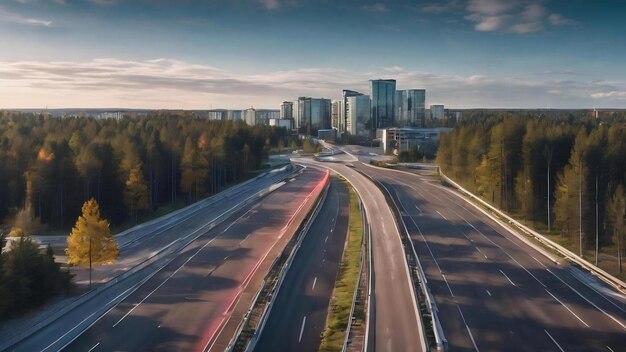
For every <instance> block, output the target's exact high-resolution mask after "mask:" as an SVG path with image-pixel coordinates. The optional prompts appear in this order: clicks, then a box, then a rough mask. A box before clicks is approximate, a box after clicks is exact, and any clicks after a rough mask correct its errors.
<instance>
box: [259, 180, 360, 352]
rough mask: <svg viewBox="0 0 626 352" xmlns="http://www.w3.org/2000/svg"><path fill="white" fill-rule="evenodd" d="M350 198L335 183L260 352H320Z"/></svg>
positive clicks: (283, 288)
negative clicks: (318, 351)
mask: <svg viewBox="0 0 626 352" xmlns="http://www.w3.org/2000/svg"><path fill="white" fill-rule="evenodd" d="M349 201H350V196H349V194H348V189H347V188H346V186H345V185H344V184H343V183H342V182H340V181H336V180H333V181H331V184H330V188H329V190H328V195H327V198H326V201H325V202H324V204H323V206H322V208H321V209H320V212H319V214H318V215H317V217H316V219H315V221H314V222H313V224H312V225H311V227H310V229H309V231H308V232H307V234H306V237H305V238H304V240H303V241H302V244H301V246H300V249H299V250H298V252H297V254H296V257H295V258H294V261H293V263H292V265H291V267H290V269H289V271H288V272H287V274H286V276H285V279H284V281H283V284H282V286H281V288H280V291H279V292H278V297H276V301H275V303H274V308H273V309H272V311H271V313H270V316H269V317H268V320H267V322H266V325H265V329H264V330H263V333H262V335H261V337H260V339H259V341H258V342H257V344H256V346H255V351H259V352H264V351H268V352H269V351H285V352H287V351H294V352H295V351H297V352H306V351H311V352H313V351H317V350H318V348H319V345H320V338H321V333H322V332H323V330H324V325H325V323H326V315H327V312H328V305H329V303H330V297H331V295H332V291H333V287H334V285H335V277H336V275H337V268H338V264H339V262H340V261H341V256H342V253H343V250H344V245H345V240H346V234H347V232H348V216H349Z"/></svg>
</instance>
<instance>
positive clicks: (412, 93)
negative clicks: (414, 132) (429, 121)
mask: <svg viewBox="0 0 626 352" xmlns="http://www.w3.org/2000/svg"><path fill="white" fill-rule="evenodd" d="M406 95H407V98H406V100H407V102H406V104H407V105H406V115H407V122H408V126H416V127H423V126H424V120H425V119H426V90H425V89H409V90H407V91H406Z"/></svg>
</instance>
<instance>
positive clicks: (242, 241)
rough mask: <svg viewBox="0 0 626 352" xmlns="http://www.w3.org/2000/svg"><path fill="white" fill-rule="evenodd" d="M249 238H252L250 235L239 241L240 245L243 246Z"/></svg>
mask: <svg viewBox="0 0 626 352" xmlns="http://www.w3.org/2000/svg"><path fill="white" fill-rule="evenodd" d="M248 237H250V234H247V235H246V237H245V238H244V239H243V240H241V241H239V245H240V246H241V244H242V243H244V242H245V241H246V240H247V239H248Z"/></svg>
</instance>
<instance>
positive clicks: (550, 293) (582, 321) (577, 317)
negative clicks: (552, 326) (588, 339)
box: [546, 289, 589, 327]
mask: <svg viewBox="0 0 626 352" xmlns="http://www.w3.org/2000/svg"><path fill="white" fill-rule="evenodd" d="M546 292H548V294H549V295H550V296H552V298H554V299H555V300H556V301H557V302H559V303H561V305H562V306H563V307H565V309H567V310H568V311H569V312H570V313H572V315H573V316H575V317H576V319H578V320H580V322H581V323H583V324H584V325H585V326H586V327H589V325H588V324H587V323H585V321H584V320H582V319H581V318H580V317H579V316H578V315H576V313H574V311H573V310H571V309H569V307H568V306H566V305H565V303H563V302H561V301H560V300H559V299H558V298H556V296H555V295H553V294H552V292H550V291H548V290H547V289H546Z"/></svg>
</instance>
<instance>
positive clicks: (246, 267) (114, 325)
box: [66, 170, 323, 351]
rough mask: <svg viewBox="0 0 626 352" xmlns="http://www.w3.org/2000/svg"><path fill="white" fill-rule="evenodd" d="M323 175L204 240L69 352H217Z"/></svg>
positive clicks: (309, 176) (307, 176)
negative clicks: (207, 351)
mask: <svg viewBox="0 0 626 352" xmlns="http://www.w3.org/2000/svg"><path fill="white" fill-rule="evenodd" d="M322 176H323V175H322V173H321V172H318V171H315V170H308V171H305V172H304V173H303V175H301V176H300V177H298V178H296V180H295V181H294V182H290V183H288V184H287V185H285V186H284V187H282V188H280V189H279V190H278V191H276V192H274V193H272V194H270V195H268V196H267V197H266V198H264V199H263V200H262V201H261V202H259V203H258V204H256V205H255V206H253V207H252V208H249V209H247V211H246V212H245V213H244V214H243V215H240V217H239V218H238V219H236V220H235V221H234V222H233V223H232V224H230V225H228V226H227V227H224V228H222V229H221V230H220V232H219V233H218V234H217V235H216V234H211V235H207V236H203V237H201V238H199V239H198V240H197V241H195V242H194V244H193V246H190V247H189V248H188V249H187V250H185V251H184V252H183V253H181V254H180V255H179V256H178V257H177V258H176V260H175V261H173V262H172V263H170V265H168V266H167V267H166V268H165V269H164V270H161V271H160V272H159V273H158V274H157V275H155V276H154V277H153V278H152V279H151V280H149V281H148V282H147V283H146V284H144V285H142V286H141V287H140V288H139V289H138V290H136V291H135V292H134V293H132V294H131V295H130V296H129V297H128V298H127V299H125V300H124V301H123V302H122V303H121V304H119V305H118V306H117V307H115V308H114V309H112V310H110V311H109V312H108V313H107V314H106V315H105V316H103V317H102V318H101V319H100V320H99V321H98V322H97V323H96V324H94V325H93V326H92V327H91V328H89V329H88V330H87V331H86V332H85V333H83V334H82V335H81V336H80V337H79V338H78V339H76V340H75V341H74V342H73V343H72V344H70V345H69V346H67V348H66V350H67V351H75V350H89V349H90V348H93V347H94V346H95V345H96V344H99V345H98V346H97V347H95V349H94V350H93V351H113V350H127V351H137V350H146V351H147V350H150V351H154V350H181V351H183V350H184V351H202V350H205V349H210V348H211V347H212V342H213V341H214V337H216V336H218V335H219V332H220V331H221V328H222V327H223V326H224V324H225V323H226V322H227V321H228V319H229V317H230V314H231V313H232V310H233V308H234V307H235V306H236V305H237V303H238V301H239V300H240V299H241V297H242V295H243V291H244V289H246V287H247V286H248V285H249V284H250V285H258V284H259V283H260V281H261V279H262V278H263V277H264V276H265V272H266V271H267V269H268V267H269V263H271V262H272V261H273V260H274V258H275V256H276V255H278V253H280V250H282V247H281V246H284V244H285V243H286V242H287V239H288V238H287V237H289V236H291V235H292V234H291V233H290V234H288V236H284V235H285V232H284V230H285V229H286V228H287V226H286V225H287V224H288V223H289V222H290V219H292V218H293V217H294V216H295V214H296V211H297V210H298V209H300V208H299V207H300V205H301V204H303V202H305V201H307V200H308V195H309V193H310V192H311V190H312V189H313V188H314V187H315V186H317V185H318V183H319V181H320V180H321V178H322ZM307 204H308V203H307ZM277 244H278V245H277ZM255 287H256V286H255Z"/></svg>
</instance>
